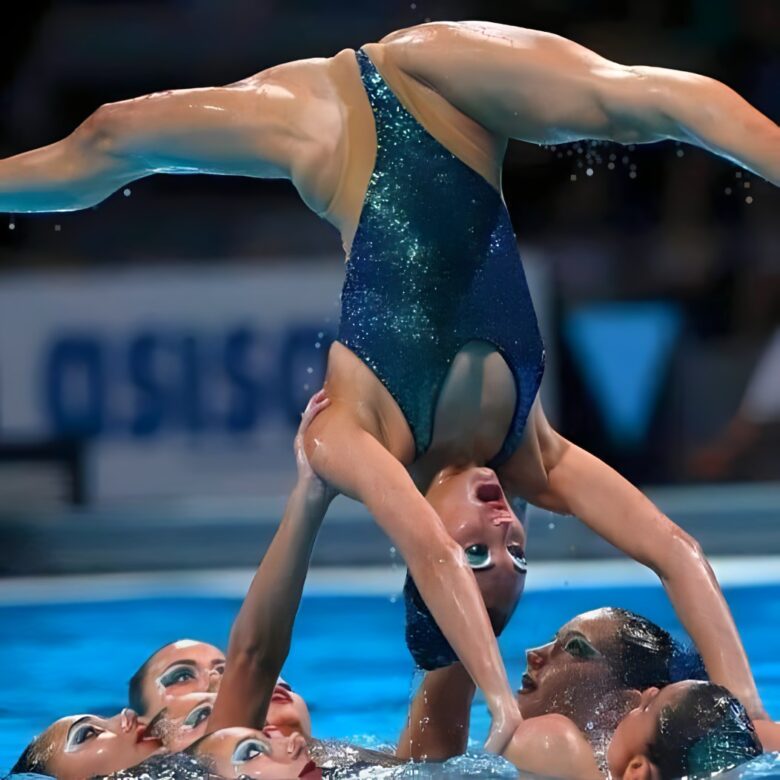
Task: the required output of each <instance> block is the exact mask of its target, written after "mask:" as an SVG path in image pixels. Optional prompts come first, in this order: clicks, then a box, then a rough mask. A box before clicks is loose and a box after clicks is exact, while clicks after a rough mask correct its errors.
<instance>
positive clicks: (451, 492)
mask: <svg viewBox="0 0 780 780" xmlns="http://www.w3.org/2000/svg"><path fill="white" fill-rule="evenodd" d="M425 497H426V499H427V500H428V503H430V504H431V506H432V507H433V508H434V509H435V510H436V513H437V514H438V515H439V517H440V518H441V520H442V523H443V524H444V526H445V528H446V529H447V532H448V533H449V535H450V536H451V537H452V538H453V539H454V540H455V541H456V542H457V543H458V544H459V545H460V546H461V547H462V548H463V550H464V552H465V554H466V561H467V562H468V565H469V566H470V567H471V569H472V571H473V572H474V575H475V577H476V580H477V585H478V586H479V589H480V592H481V593H482V597H483V599H484V601H485V606H486V607H487V610H488V614H489V615H490V618H491V622H492V623H493V628H494V629H496V630H499V631H500V630H501V629H502V628H503V627H504V626H505V625H506V623H507V622H508V620H509V618H510V617H511V616H512V613H513V612H514V611H515V607H516V606H517V603H518V602H519V600H520V597H521V595H522V593H523V588H524V587H525V575H526V568H527V564H526V561H525V543H526V535H525V529H524V528H523V525H522V523H521V522H520V520H519V518H518V517H517V515H516V514H515V513H514V512H513V511H512V509H511V508H510V506H509V502H508V501H507V499H506V496H505V495H504V491H503V490H502V488H501V485H500V483H499V481H498V477H497V476H496V473H495V472H494V471H492V470H491V469H489V468H485V467H476V466H469V467H466V468H454V467H448V468H445V469H443V470H442V471H440V472H439V473H438V474H437V475H436V476H435V478H434V479H433V481H432V483H431V485H430V487H429V488H428V491H427V492H426V494H425Z"/></svg>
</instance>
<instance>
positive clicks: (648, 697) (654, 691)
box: [639, 688, 659, 708]
mask: <svg viewBox="0 0 780 780" xmlns="http://www.w3.org/2000/svg"><path fill="white" fill-rule="evenodd" d="M658 694H659V689H658V688H645V690H643V691H642V696H641V697H640V699H639V706H640V708H644V707H647V705H648V704H650V702H651V701H652V700H653V699H654V698H655V697H656V696H658Z"/></svg>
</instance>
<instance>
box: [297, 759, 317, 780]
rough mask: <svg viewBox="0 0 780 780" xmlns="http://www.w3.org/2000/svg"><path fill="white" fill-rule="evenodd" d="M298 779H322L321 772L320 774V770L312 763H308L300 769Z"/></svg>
mask: <svg viewBox="0 0 780 780" xmlns="http://www.w3.org/2000/svg"><path fill="white" fill-rule="evenodd" d="M298 777H303V778H304V780H318V779H319V778H321V777H322V772H320V768H319V767H318V766H317V765H316V764H315V763H314V762H313V761H309V763H308V764H306V766H305V767H304V768H303V769H301V773H300V774H299V775H298Z"/></svg>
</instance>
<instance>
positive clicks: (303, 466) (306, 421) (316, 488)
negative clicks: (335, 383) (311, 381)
mask: <svg viewBox="0 0 780 780" xmlns="http://www.w3.org/2000/svg"><path fill="white" fill-rule="evenodd" d="M329 406H330V398H328V397H327V396H326V395H325V390H324V389H323V390H318V391H317V392H316V393H315V394H314V395H313V396H312V397H311V398H310V399H309V403H307V404H306V408H305V409H304V411H303V414H302V415H301V424H300V425H299V426H298V433H296V435H295V442H294V444H293V447H294V449H295V462H296V463H297V464H298V485H299V486H300V487H302V488H303V490H304V493H305V495H306V497H307V499H309V500H310V501H312V502H322V503H323V504H325V506H327V505H328V504H330V502H331V501H332V500H333V499H334V498H335V496H336V494H337V492H338V491H336V490H335V489H334V488H332V487H331V486H330V485H329V484H328V483H327V482H325V480H324V479H322V478H321V477H320V476H318V475H317V474H316V473H315V471H314V469H312V467H311V464H310V463H309V459H308V458H307V457H306V449H305V448H304V446H303V441H304V437H305V434H306V430H307V429H308V427H309V425H311V422H312V420H313V419H314V418H315V417H316V416H317V415H318V414H319V413H320V412H321V411H322V410H323V409H327V408H328V407H329Z"/></svg>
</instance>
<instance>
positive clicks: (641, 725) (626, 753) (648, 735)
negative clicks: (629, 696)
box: [607, 680, 699, 777]
mask: <svg viewBox="0 0 780 780" xmlns="http://www.w3.org/2000/svg"><path fill="white" fill-rule="evenodd" d="M697 684H699V683H696V682H693V681H691V680H684V681H683V682H679V683H673V684H672V685H667V686H666V687H664V688H662V689H660V690H659V689H658V688H648V689H647V690H645V691H643V692H642V695H641V697H640V699H639V703H638V705H637V706H636V707H635V708H634V709H632V710H631V711H630V712H629V713H628V714H627V715H626V716H625V717H624V718H623V719H622V720H621V721H620V723H619V724H618V727H617V729H616V730H615V733H614V734H613V735H612V741H611V742H610V744H609V748H608V750H607V762H608V764H609V771H610V773H611V775H612V777H623V774H624V773H625V772H626V770H627V768H628V766H629V764H630V763H631V762H632V760H633V759H636V758H638V757H645V760H646V757H647V754H648V752H649V747H650V744H651V743H652V741H653V739H654V737H655V734H656V730H657V728H658V721H659V719H660V717H661V713H662V711H663V710H664V708H665V707H669V706H671V705H673V704H675V703H676V702H678V701H679V700H680V698H681V697H682V696H683V695H684V694H685V692H686V691H687V690H688V689H689V688H690V687H691V686H695V685H697Z"/></svg>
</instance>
